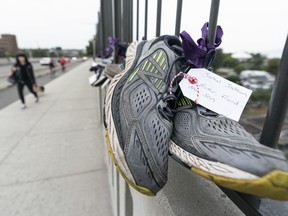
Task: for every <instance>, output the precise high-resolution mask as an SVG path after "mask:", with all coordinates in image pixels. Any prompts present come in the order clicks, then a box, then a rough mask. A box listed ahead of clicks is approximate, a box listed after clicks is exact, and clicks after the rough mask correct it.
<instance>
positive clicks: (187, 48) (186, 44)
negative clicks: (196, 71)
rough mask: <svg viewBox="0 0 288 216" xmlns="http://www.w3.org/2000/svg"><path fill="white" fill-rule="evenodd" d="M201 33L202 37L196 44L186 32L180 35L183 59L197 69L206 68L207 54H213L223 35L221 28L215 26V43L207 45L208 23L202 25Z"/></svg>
mask: <svg viewBox="0 0 288 216" xmlns="http://www.w3.org/2000/svg"><path fill="white" fill-rule="evenodd" d="M201 31H202V37H201V38H200V39H198V40H197V43H198V44H196V43H195V42H194V40H193V39H192V38H191V36H190V35H189V34H188V33H187V32H186V31H183V32H181V33H180V37H181V39H182V47H183V50H184V55H185V57H186V58H187V59H188V60H189V61H190V62H191V63H192V64H193V65H194V66H195V67H198V68H202V67H205V66H207V65H206V63H205V59H206V57H207V54H208V53H214V54H215V48H216V47H218V46H219V45H220V44H221V42H222V40H221V38H222V35H223V30H222V28H221V27H220V26H217V28H216V38H215V43H208V40H207V32H208V22H207V23H205V24H204V25H203V27H202V28H201ZM214 54H213V56H214ZM208 64H209V63H208Z"/></svg>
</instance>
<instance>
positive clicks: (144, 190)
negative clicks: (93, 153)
mask: <svg viewBox="0 0 288 216" xmlns="http://www.w3.org/2000/svg"><path fill="white" fill-rule="evenodd" d="M105 140H106V144H107V148H108V152H109V155H110V157H111V159H112V161H113V163H114V164H115V166H116V168H117V170H118V172H119V173H120V174H121V176H122V177H123V178H124V179H125V181H126V182H127V183H128V184H129V185H131V186H132V187H133V188H134V189H135V190H137V191H139V192H140V193H142V194H145V195H147V196H155V195H156V194H155V193H153V192H152V191H150V190H149V189H148V188H145V187H141V186H139V185H136V184H134V183H133V182H131V181H130V180H129V179H128V178H127V177H126V176H125V174H124V173H123V171H122V170H121V169H120V167H119V165H118V163H117V161H116V159H115V157H114V155H113V151H112V148H111V145H110V140H109V136H108V131H107V130H106V132H105Z"/></svg>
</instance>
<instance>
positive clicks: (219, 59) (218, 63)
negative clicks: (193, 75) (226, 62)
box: [212, 49, 224, 71]
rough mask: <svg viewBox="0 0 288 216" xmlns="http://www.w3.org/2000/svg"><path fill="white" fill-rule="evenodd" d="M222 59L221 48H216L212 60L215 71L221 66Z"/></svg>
mask: <svg viewBox="0 0 288 216" xmlns="http://www.w3.org/2000/svg"><path fill="white" fill-rule="evenodd" d="M223 59H224V53H223V50H222V49H217V50H216V57H215V59H214V62H213V64H212V67H213V69H214V70H215V71H216V70H217V69H218V68H220V67H222V64H223Z"/></svg>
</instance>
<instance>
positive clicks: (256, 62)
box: [247, 53, 266, 70]
mask: <svg viewBox="0 0 288 216" xmlns="http://www.w3.org/2000/svg"><path fill="white" fill-rule="evenodd" d="M251 56H252V57H251V58H250V59H249V60H248V62H247V63H248V69H250V70H262V69H263V64H264V62H265V60H266V56H264V55H261V54H260V53H251Z"/></svg>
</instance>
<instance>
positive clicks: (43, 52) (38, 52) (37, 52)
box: [21, 49, 49, 58]
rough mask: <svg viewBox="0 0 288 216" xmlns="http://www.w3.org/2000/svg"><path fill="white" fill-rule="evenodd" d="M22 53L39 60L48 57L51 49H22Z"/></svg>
mask: <svg viewBox="0 0 288 216" xmlns="http://www.w3.org/2000/svg"><path fill="white" fill-rule="evenodd" d="M21 52H23V53H25V54H26V55H27V56H30V57H32V56H33V57H34V58H39V57H46V56H48V54H49V49H22V50H21ZM31 55H32V56H31Z"/></svg>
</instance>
